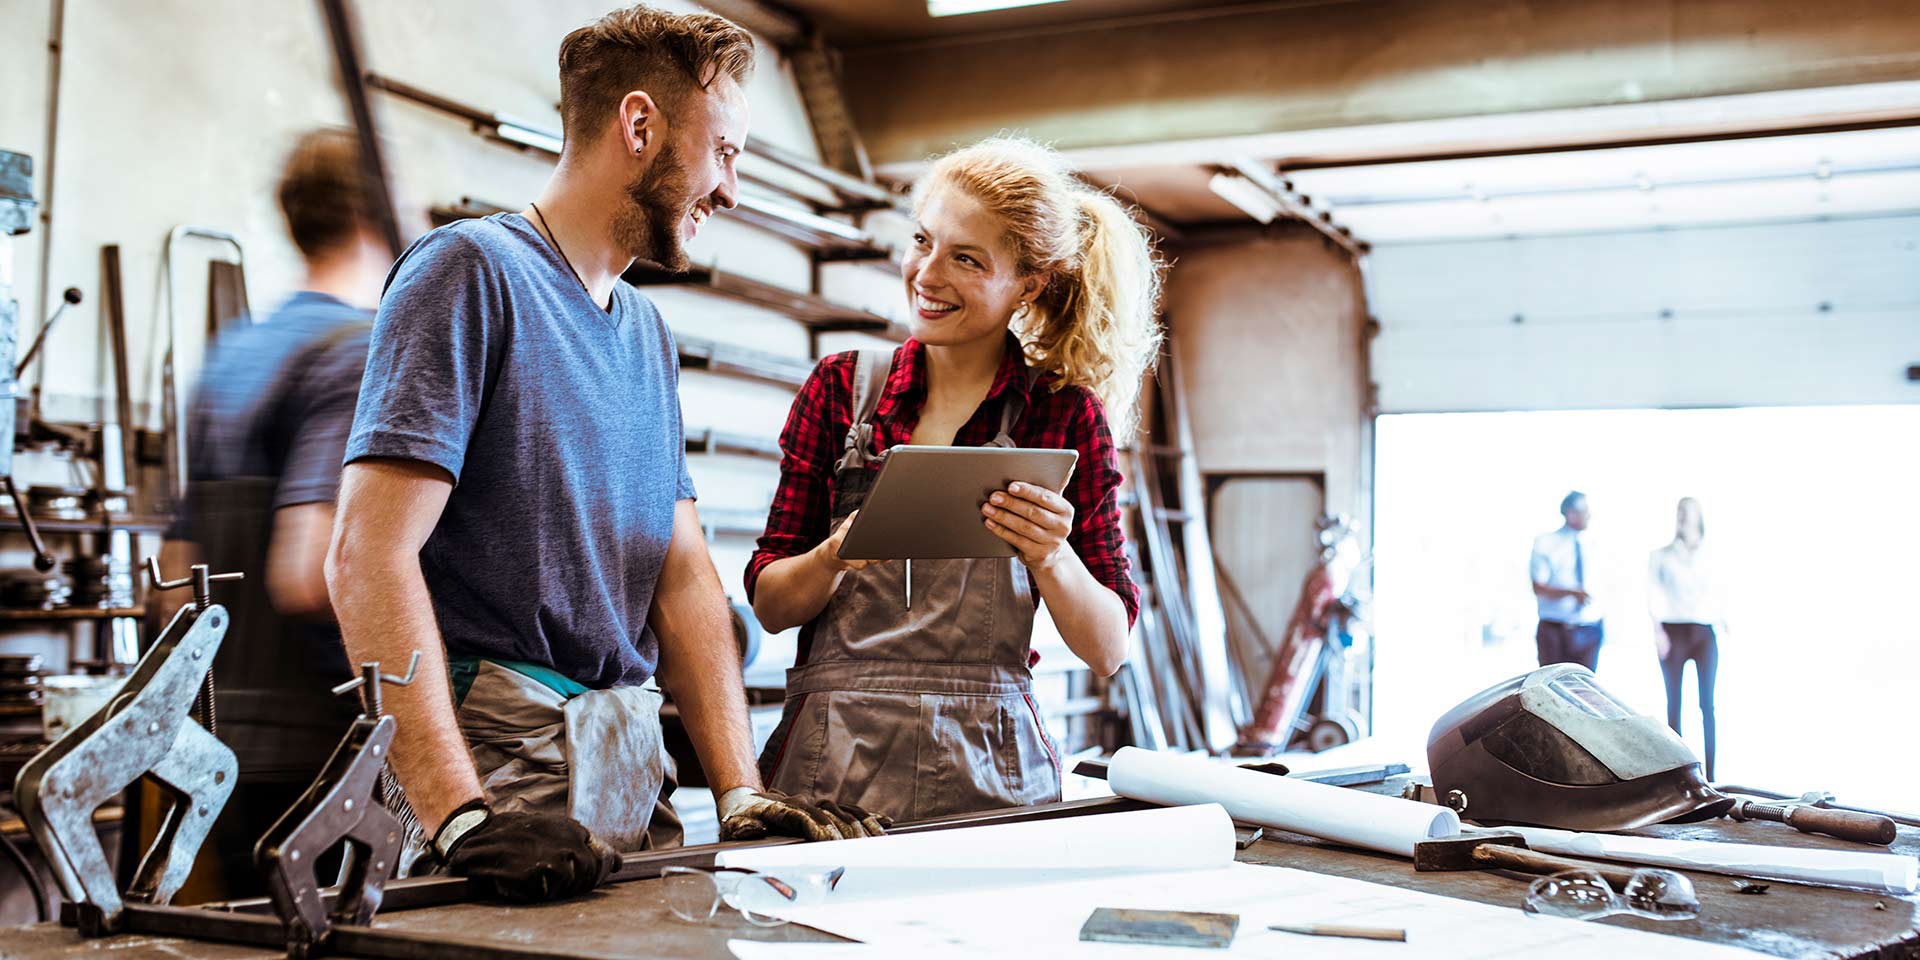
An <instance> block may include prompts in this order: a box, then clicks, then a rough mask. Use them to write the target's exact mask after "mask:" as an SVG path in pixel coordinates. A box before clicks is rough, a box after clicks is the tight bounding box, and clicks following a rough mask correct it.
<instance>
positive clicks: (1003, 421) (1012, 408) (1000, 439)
mask: <svg viewBox="0 0 1920 960" xmlns="http://www.w3.org/2000/svg"><path fill="white" fill-rule="evenodd" d="M1020 369H1021V372H1022V378H1021V381H1020V387H1019V388H1018V390H1017V392H1016V393H1015V394H1014V395H1013V396H1010V397H1008V398H1007V399H1006V400H1005V401H1003V402H1002V403H1001V404H1000V433H999V435H997V436H995V437H994V438H993V442H991V443H989V444H987V446H990V447H1017V446H1019V444H1017V443H1014V442H1013V425H1014V424H1016V423H1019V422H1020V418H1021V417H1023V416H1026V413H1027V398H1028V397H1029V396H1031V395H1032V394H1033V385H1034V384H1035V383H1036V382H1038V381H1039V379H1040V371H1038V370H1035V369H1034V368H1033V367H1031V366H1027V365H1026V364H1025V363H1022V364H1021V368H1020Z"/></svg>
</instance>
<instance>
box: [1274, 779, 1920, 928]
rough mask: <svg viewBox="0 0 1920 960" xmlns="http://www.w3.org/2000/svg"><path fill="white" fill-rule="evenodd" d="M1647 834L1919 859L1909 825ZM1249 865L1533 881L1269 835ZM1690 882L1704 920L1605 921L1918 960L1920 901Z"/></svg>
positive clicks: (1705, 877) (1722, 827)
mask: <svg viewBox="0 0 1920 960" xmlns="http://www.w3.org/2000/svg"><path fill="white" fill-rule="evenodd" d="M1362 789H1369V790H1372V791H1374V792H1377V793H1387V794H1392V795H1395V796H1397V795H1399V792H1400V790H1399V783H1398V782H1395V783H1390V784H1385V785H1381V786H1378V787H1368V788H1362ZM1633 832H1634V833H1636V834H1639V835H1642V836H1648V837H1669V838H1673V839H1684V840H1726V841H1732V842H1736V843H1764V844H1772V845H1774V846H1782V847H1806V848H1812V849H1825V850H1855V851H1867V852H1873V851H1878V850H1883V849H1885V850H1891V852H1894V853H1901V854H1906V855H1907V856H1915V855H1920V829H1915V828H1913V827H1906V826H1903V827H1901V828H1900V833H1899V836H1898V837H1897V838H1895V840H1894V844H1893V846H1892V847H1890V848H1882V847H1875V846H1870V845H1867V844H1860V843H1849V842H1847V841H1845V840H1835V839H1832V838H1830V837H1822V836H1814V835H1811V834H1805V833H1801V832H1800V831H1798V830H1795V829H1794V828H1792V827H1789V826H1787V825H1786V824H1783V823H1762V822H1747V823H1736V822H1734V821H1732V820H1728V819H1725V818H1722V819H1719V820H1710V821H1707V822H1705V823H1697V824H1688V825H1685V826H1666V825H1662V826H1656V827H1649V828H1647V829H1644V830H1636V831H1633ZM1240 860H1241V861H1242V862H1246V863H1266V864H1273V865H1275V866H1283V867H1296V868H1298V869H1301V870H1310V871H1313V872H1315V873H1327V874H1332V875H1334V876H1340V877H1351V878H1353V879H1355V880H1366V881H1369V882H1372V883H1384V884H1387V885H1389V886H1395V887H1403V888H1405V889H1408V890H1419V891H1422V892H1425V893H1437V894H1440V895H1442V896H1448V897H1456V898H1459V899H1462V900H1477V901H1479V902H1481V903H1491V904H1496V905H1499V906H1505V907H1519V906H1520V904H1521V902H1522V901H1523V900H1524V899H1525V898H1526V894H1527V884H1528V883H1529V882H1530V881H1531V880H1532V879H1533V878H1532V877H1529V876H1526V875H1524V874H1518V873H1509V872H1506V871H1488V870H1477V871H1462V872H1449V873H1418V872H1416V871H1415V870H1414V869H1413V864H1412V862H1411V861H1407V860H1402V859H1400V858H1398V857H1391V856H1388V855H1386V854H1380V853H1370V852H1367V851H1361V850H1354V849H1352V848H1349V847H1337V846H1333V845H1331V844H1328V843H1326V842H1325V841H1321V840H1315V839H1313V838H1311V837H1303V836H1299V835H1297V834H1291V833H1283V832H1279V831H1272V830H1269V831H1266V836H1265V838H1264V839H1262V840H1261V841H1260V842H1259V843H1256V844H1254V845H1253V846H1252V847H1250V848H1248V849H1247V850H1245V851H1242V852H1241V854H1240ZM1680 872H1682V873H1685V874H1686V875H1687V876H1688V877H1689V878H1691V879H1692V880H1693V885H1694V889H1695V890H1696V891H1697V892H1698V893H1699V894H1700V915H1699V916H1698V917H1697V918H1695V919H1693V920H1648V919H1644V918H1640V917H1632V916H1614V917H1608V918H1606V919H1605V920H1601V921H1598V922H1600V923H1606V924H1612V925H1616V926H1622V927H1630V928H1633V929H1636V930H1646V931H1649V932H1652V933H1663V934H1668V935H1671V936H1679V937H1691V938H1693V939H1696V940H1708V941H1712V942H1714V943H1720V944H1726V945H1728V946H1734V947H1741V948H1744V949H1747V950H1753V951H1755V952H1758V953H1765V954H1772V955H1773V956H1777V957H1796V958H1799V957H1843V958H1868V957H1870V958H1875V960H1895V958H1902V960H1906V958H1920V926H1916V923H1920V909H1917V908H1920V897H1911V896H1909V897H1896V896H1890V895H1885V894H1875V893H1867V892H1863V891H1858V890H1845V889H1841V888H1837V887H1815V886H1807V885H1803V884H1796V883H1769V884H1768V886H1767V891H1766V892H1765V893H1762V894H1743V893H1739V892H1737V890H1736V888H1737V886H1739V884H1738V883H1736V881H1735V878H1733V877H1727V876H1722V875H1720V874H1713V873H1700V872H1696V871H1691V870H1683V871H1680Z"/></svg>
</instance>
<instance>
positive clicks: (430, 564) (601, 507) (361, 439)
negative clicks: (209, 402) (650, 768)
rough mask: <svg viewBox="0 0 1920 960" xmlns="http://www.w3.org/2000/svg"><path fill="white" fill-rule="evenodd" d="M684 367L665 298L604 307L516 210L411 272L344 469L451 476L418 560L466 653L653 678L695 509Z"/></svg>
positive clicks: (386, 319)
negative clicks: (663, 572) (664, 610)
mask: <svg viewBox="0 0 1920 960" xmlns="http://www.w3.org/2000/svg"><path fill="white" fill-rule="evenodd" d="M679 369H680V368H679V357H678V351H677V350H676V349H675V347H674V344H673V337H672V335H671V334H670V333H669V332H668V330H667V326H666V324H665V323H664V322H663V321H662V320H661V319H660V313H659V311H658V310H656V309H655V308H654V306H653V304H652V303H651V302H650V301H648V300H647V298H645V297H643V296H641V295H640V293H639V292H638V291H636V290H634V289H633V288H632V287H630V286H627V285H626V284H618V285H616V286H615V289H614V294H613V304H612V310H611V311H607V310H602V309H600V307H599V305H597V304H595V303H594V302H593V300H592V298H591V297H590V296H589V295H588V294H587V291H586V289H585V288H584V287H582V286H581V285H580V281H579V280H578V279H576V278H575V276H574V274H573V272H572V271H571V270H570V269H568V267H567V265H566V264H565V263H564V262H563V261H562V260H561V258H560V256H559V255H558V254H557V253H556V252H555V251H554V249H553V247H552V246H551V245H549V244H548V243H547V242H546V240H545V239H544V238H543V237H541V236H540V234H539V233H538V232H536V231H535V230H534V228H533V225H532V224H531V223H529V222H527V220H526V218H524V217H521V216H519V215H518V214H496V215H494V216H491V217H487V218H486V219H484V220H463V221H460V222H458V223H454V224H450V225H448V226H445V227H441V228H440V229H438V230H434V231H433V232H431V233H428V234H427V235H426V236H424V237H421V238H420V239H419V240H418V241H416V242H415V243H414V244H413V246H412V247H411V248H410V249H408V250H407V252H406V253H405V254H404V255H402V256H401V258H400V260H399V262H398V263H396V264H394V267H393V272H392V274H390V275H389V276H388V278H387V290H386V293H385V295H384V296H383V297H382V298H381V301H380V312H379V316H378V318H377V319H376V320H375V322H374V330H373V343H372V347H371V350H370V352H369V354H368V357H367V374H366V380H365V382H364V383H363V384H362V386H361V391H360V404H359V408H358V410H357V412H356V416H355V418H354V424H353V434H352V436H351V437H350V438H349V439H348V441H347V451H346V462H348V463H352V462H354V461H355V460H360V459H363V458H367V457H395V458H401V459H407V460H417V461H421V462H424V463H430V464H433V465H435V466H438V467H441V468H442V469H444V470H446V471H447V472H448V473H450V474H452V475H453V478H454V489H453V493H452V494H451V496H450V497H449V498H448V500H447V507H446V511H445V512H444V513H443V514H442V515H441V517H440V523H439V525H438V526H436V527H435V528H434V531H433V534H432V536H430V537H429V538H428V540H427V543H426V546H425V548H424V549H422V550H421V551H420V565H421V568H422V570H423V572H424V573H425V575H426V581H427V589H428V592H429V593H431V594H432V596H433V608H434V614H435V615H436V617H437V618H438V619H439V623H440V631H441V634H442V635H443V636H444V637H445V640H446V645H447V652H448V653H449V654H451V655H454V656H475V657H486V658H489V659H495V660H514V661H522V662H527V663H534V664H540V665H543V666H549V667H552V668H553V669H555V670H557V671H559V672H560V673H562V674H564V675H566V676H568V677H571V678H573V679H574V680H577V681H579V682H580V683H582V684H585V685H586V686H588V687H591V688H595V689H604V688H607V687H613V686H623V685H629V684H637V683H641V682H644V681H645V680H646V679H647V678H648V677H650V676H652V675H653V670H654V667H655V665H656V664H657V663H658V661H659V645H658V643H657V642H656V641H655V639H654V636H653V633H652V631H651V630H649V629H648V628H647V613H648V611H649V609H650V608H651V607H652V603H653V588H654V584H655V582H656V581H657V580H658V579H659V576H660V568H661V565H662V562H663V561H664V560H665V558H666V553H667V546H668V543H669V542H670V541H671V539H672V536H673V516H674V505H675V502H676V501H679V500H686V499H692V498H693V497H694V489H693V481H692V479H691V478H689V477H688V476H687V463H686V445H685V439H684V435H683V433H682V429H681V422H680V403H679V395H678V386H679Z"/></svg>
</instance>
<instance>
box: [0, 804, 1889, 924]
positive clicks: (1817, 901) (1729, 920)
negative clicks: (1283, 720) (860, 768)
mask: <svg viewBox="0 0 1920 960" xmlns="http://www.w3.org/2000/svg"><path fill="white" fill-rule="evenodd" d="M1375 789H1378V790H1379V791H1380V792H1393V793H1397V792H1398V788H1397V786H1394V785H1382V786H1381V787H1378V788H1375ZM1642 832H1644V833H1645V834H1647V835H1649V836H1665V837H1676V838H1686V839H1700V840H1709V839H1711V840H1733V841H1744V842H1750V843H1771V844H1777V845H1783V846H1799V847H1827V848H1833V849H1850V850H1868V849H1872V848H1869V847H1864V846H1861V845H1858V844H1848V843H1845V842H1843V841H1838V840H1830V839H1828V838H1825V837H1815V836H1809V835H1806V834H1802V833H1800V832H1798V831H1796V830H1794V829H1792V828H1790V827H1787V826H1785V825H1783V824H1773V823H1734V822H1732V821H1728V820H1721V821H1714V822H1710V823H1707V824H1697V825H1691V826H1684V827H1656V828H1652V829H1650V830H1647V831H1642ZM1893 850H1894V852H1897V853H1904V854H1907V855H1909V856H1912V855H1915V854H1916V853H1920V831H1916V830H1914V829H1913V828H1908V827H1902V828H1901V830H1900V836H1899V839H1898V841H1897V842H1896V843H1895V844H1894V847H1893ZM1240 860H1242V861H1243V862H1248V863H1262V864H1272V865H1276V866H1286V867H1294V868H1297V869H1301V870H1309V871H1313V872H1317V873H1326V874H1332V875H1335V876H1342V877H1351V878H1353V879H1357V880H1366V881H1370V882H1373V883H1383V884H1387V885H1390V886H1396V887H1403V888H1406V889H1410V890H1419V891H1423V892H1426V893H1434V894H1440V895H1443V896H1449V897H1457V898H1460V899H1464V900H1475V901H1479V902H1482V903H1491V904H1496V905H1500V906H1511V907H1516V908H1517V907H1518V906H1519V905H1520V903H1521V900H1522V899H1523V898H1524V896H1525V894H1526V889H1527V882H1528V880H1529V879H1531V878H1528V877H1524V876H1521V875H1518V874H1508V873H1504V872H1494V871H1474V872H1459V873H1416V872H1415V871H1414V869H1413V865H1412V864H1411V863H1410V862H1408V861H1405V860H1401V859H1398V858H1395V857H1390V856H1386V855H1384V854H1375V853H1367V852H1362V851H1356V850H1352V849H1348V848H1344V847H1336V846H1333V845H1331V844H1327V843H1324V842H1322V841H1318V840H1313V839H1310V838H1307V837H1299V836H1295V835H1292V834H1281V833H1276V832H1269V833H1268V835H1267V837H1266V838H1265V839H1263V840H1261V841H1260V842H1259V843H1257V844H1255V845H1254V846H1252V847H1250V848H1248V849H1247V850H1245V851H1242V852H1241V854H1240ZM1688 875H1689V876H1690V877H1692V878H1693V882H1694V886H1695V887H1696V889H1697V890H1698V892H1699V895H1700V905H1701V910H1700V916H1699V918H1698V919H1695V920H1687V921H1654V920H1644V919H1640V918H1635V917H1610V918H1608V919H1606V920H1604V921H1601V922H1603V923H1608V924H1616V925H1620V926H1626V927H1633V928H1636V929H1642V930H1647V931H1651V932H1654V933H1661V934H1667V935H1671V936H1681V937H1690V938H1694V939H1699V940H1707V941H1712V942H1715V943H1722V944H1727V945H1731V946H1737V947H1743V948H1746V949H1748V950H1754V951H1757V952H1760V953H1765V954H1771V955H1774V956H1779V957H1794V958H1802V957H1806V958H1811V957H1823V958H1825V957H1843V958H1874V960H1896V958H1920V927H1916V907H1920V898H1914V897H1906V898H1901V897H1891V896H1882V895H1876V894H1872V893H1863V892H1859V891H1853V890H1842V889H1836V888H1829V887H1812V886H1803V885H1798V884H1790V883H1774V884H1772V885H1771V886H1770V887H1769V888H1768V890H1767V892H1766V893H1764V894H1758V895H1752V894H1741V893H1737V892H1736V891H1735V884H1734V881H1733V879H1732V878H1730V877H1722V876H1718V875H1715V874H1706V873H1692V872H1689V873H1688ZM726 916H730V915H723V917H722V918H720V919H719V921H717V922H715V923H712V924H706V925H694V924H689V923H686V922H683V921H681V920H678V919H676V918H674V917H673V916H672V915H671V914H670V913H668V912H667V909H666V904H665V902H664V900H663V899H662V896H661V886H660V883H659V882H658V881H653V880H645V881H638V882H633V883H626V884H620V885H617V886H613V887H609V888H606V889H603V890H599V891H596V892H595V893H594V894H592V895H590V896H587V897H583V898H580V899H577V900H572V901H568V902H566V903H558V904H549V905H545V906H535V907H508V906H501V905H496V904H464V905H458V906H447V907H434V908H430V909H424V910H414V911H407V912H401V913H389V914H385V915H383V916H382V917H381V918H380V920H379V921H378V925H379V926H382V927H391V928H394V929H399V930H407V931H411V932H416V933H428V934H435V935H442V936H445V937H447V938H449V939H476V938H482V937H484V938H486V939H491V940H495V941H499V942H508V943H516V944H526V945H534V946H541V947H547V948H560V949H565V950H569V951H574V952H577V953H578V954H579V955H580V956H581V957H593V958H608V960H616V958H617V960H641V958H664V957H729V956H731V955H730V954H729V953H728V951H727V949H726V942H727V940H728V939H730V938H737V939H752V940H816V941H817V940H824V939H831V938H829V937H825V936H824V935H822V934H819V933H816V932H814V931H812V930H808V929H805V928H797V927H791V926H785V927H775V928H771V929H767V928H761V927H754V926H751V925H749V924H747V923H745V922H744V921H740V920H738V918H737V916H735V917H734V922H731V923H729V922H726ZM142 947H146V948H149V949H148V950H146V951H142V950H141V949H140V948H142ZM103 948H107V949H108V952H109V953H112V954H113V955H116V956H135V955H151V954H160V953H161V952H162V951H163V950H164V952H165V955H166V956H168V957H171V958H175V960H268V958H272V957H276V956H279V954H276V953H271V952H265V951H260V950H254V949H250V948H244V947H227V946H220V945H213V944H195V943H187V942H182V941H175V940H163V939H160V938H132V937H125V938H119V939H116V940H113V941H107V942H101V941H93V942H88V941H83V940H81V939H80V938H79V937H78V936H77V935H76V934H75V933H74V932H73V931H72V930H68V929H64V928H61V927H58V926H53V925H41V926H33V927H15V928H11V929H0V960H78V958H82V957H86V958H95V960H97V958H99V957H101V956H103V955H105V954H103V953H102V950H103ZM127 949H132V950H134V951H135V952H134V953H128V952H124V951H125V950H127Z"/></svg>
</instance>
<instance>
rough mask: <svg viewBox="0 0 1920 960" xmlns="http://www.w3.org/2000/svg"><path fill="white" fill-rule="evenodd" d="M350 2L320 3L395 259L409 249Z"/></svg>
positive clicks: (366, 171) (367, 174) (377, 215)
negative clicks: (390, 184) (397, 213)
mask: <svg viewBox="0 0 1920 960" xmlns="http://www.w3.org/2000/svg"><path fill="white" fill-rule="evenodd" d="M347 2H348V0H320V9H321V11H322V12H323V13H325V15H326V18H327V32H328V34H329V35H331V36H332V38H333V57H334V63H335V65H336V66H338V67H339V68H340V89H341V92H342V93H344V94H345V95H346V98H347V108H348V110H349V111H351V112H352V114H353V127H354V130H355V131H357V132H358V133H359V135H360V166H361V170H362V173H363V175H364V179H365V180H366V181H367V183H366V188H367V190H368V191H370V192H371V193H372V196H371V197H369V198H368V199H370V200H372V201H373V215H374V218H375V219H376V220H378V221H379V226H380V232H381V233H382V234H383V235H384V236H385V237H386V240H387V246H388V248H389V249H391V250H392V251H393V256H394V258H395V259H398V258H399V257H400V254H401V252H402V251H404V250H405V249H406V246H405V245H404V244H402V243H401V241H400V221H399V219H398V218H397V217H396V216H395V214H394V210H393V191H392V190H391V189H389V188H388V185H387V166H386V163H385V161H383V160H382V159H381V156H380V135H379V131H378V130H376V129H374V125H373V107H372V105H371V104H369V103H368V102H367V85H366V82H365V77H366V72H365V71H363V70H361V69H360V47H359V44H358V43H356V42H355V41H354V33H353V14H352V12H351V11H350V10H348V9H347Z"/></svg>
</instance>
